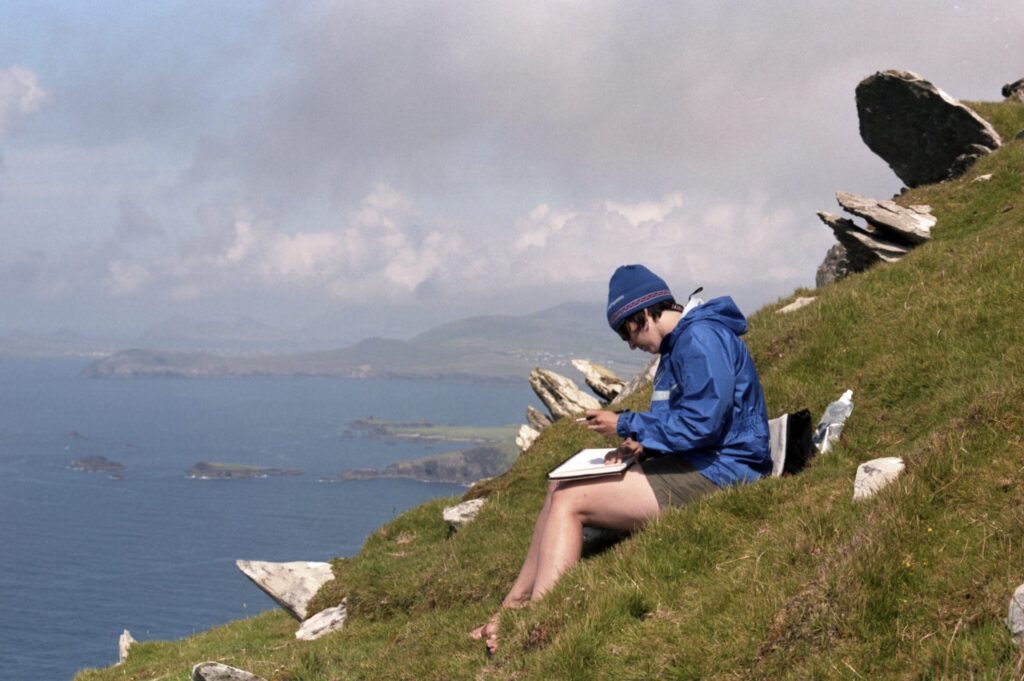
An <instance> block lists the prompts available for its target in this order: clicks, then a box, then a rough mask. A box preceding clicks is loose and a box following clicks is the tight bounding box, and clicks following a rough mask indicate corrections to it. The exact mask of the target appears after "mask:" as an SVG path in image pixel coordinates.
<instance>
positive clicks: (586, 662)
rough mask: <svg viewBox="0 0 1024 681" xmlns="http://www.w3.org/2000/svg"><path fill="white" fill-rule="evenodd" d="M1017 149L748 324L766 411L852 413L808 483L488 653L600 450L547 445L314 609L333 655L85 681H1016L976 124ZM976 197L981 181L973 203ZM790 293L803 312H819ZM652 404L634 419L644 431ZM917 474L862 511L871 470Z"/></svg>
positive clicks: (188, 656)
mask: <svg viewBox="0 0 1024 681" xmlns="http://www.w3.org/2000/svg"><path fill="white" fill-rule="evenodd" d="M973 106H974V107H975V108H976V110H978V111H979V113H981V114H982V115H984V116H986V117H987V118H989V119H990V120H992V121H993V124H994V125H995V126H996V128H997V129H998V130H999V132H1000V134H1001V135H1003V137H1004V140H1007V141H1006V143H1005V144H1004V146H1003V148H1002V149H1000V150H999V151H998V152H996V153H994V154H992V155H990V156H988V157H986V158H984V159H982V160H980V161H979V162H978V163H977V164H976V165H975V166H974V168H972V169H971V171H970V173H969V174H968V175H967V176H965V177H963V178H960V179H958V180H955V181H951V182H945V183H942V184H939V185H932V186H928V187H920V188H917V189H915V190H913V191H910V192H908V193H906V194H905V195H904V196H902V197H900V199H899V200H900V202H901V203H904V204H908V205H909V204H922V203H926V204H929V205H931V206H932V207H933V212H934V214H935V215H936V217H938V219H939V223H938V226H937V227H936V228H935V230H934V238H933V239H932V241H931V242H929V243H928V244H925V245H923V246H921V247H920V248H918V249H916V250H915V251H913V252H912V253H911V254H910V255H908V256H907V257H906V258H904V259H903V260H902V261H901V262H899V263H896V264H891V265H883V266H879V267H876V268H874V269H872V270H870V271H868V272H865V273H862V274H859V275H855V276H852V277H850V278H848V279H846V280H844V281H842V282H839V283H837V284H833V285H830V286H827V287H824V288H823V289H820V290H817V291H814V292H813V294H814V295H817V297H818V299H817V300H816V301H815V302H814V303H813V304H812V305H810V306H808V307H806V308H803V309H801V310H799V311H797V312H795V313H792V314H788V315H778V314H776V313H775V310H777V309H778V307H781V306H782V305H784V304H786V303H787V302H790V300H781V301H779V302H778V303H777V304H775V305H772V306H768V307H766V308H765V309H763V310H761V311H760V312H758V313H757V314H755V315H753V317H752V318H751V319H750V327H751V332H750V334H749V336H748V344H749V346H750V348H751V352H752V354H753V356H754V358H755V361H756V362H757V365H758V367H759V370H760V372H761V376H762V381H763V384H764V388H765V393H766V397H767V400H768V404H769V408H770V411H771V412H773V413H779V412H783V411H794V410H797V409H800V408H803V407H808V408H810V409H811V411H812V413H814V414H818V413H820V412H821V410H822V409H824V407H825V405H826V404H828V403H829V402H830V401H832V400H834V399H835V398H836V397H838V395H839V394H840V393H841V392H842V391H843V390H845V389H847V388H851V389H853V390H854V403H855V409H854V412H853V415H852V416H851V418H850V420H849V421H848V423H847V426H846V430H845V432H844V436H843V439H842V441H841V442H840V443H839V445H838V446H837V447H836V449H835V451H834V452H832V453H831V454H829V455H827V456H819V457H818V458H816V459H815V460H814V461H813V462H812V463H811V465H810V466H809V467H808V468H807V469H806V470H805V471H804V472H803V473H801V474H800V475H799V476H796V477H792V478H783V479H770V480H763V481H761V482H758V483H756V484H754V485H750V486H745V487H742V488H737V489H729V490H724V491H722V492H721V493H718V494H715V495H712V496H711V497H709V498H706V499H703V500H701V501H700V502H698V503H695V504H693V505H690V506H687V507H685V508H682V509H674V510H671V511H669V512H666V513H665V514H664V515H663V517H661V518H660V519H658V520H657V521H656V522H654V523H652V524H650V525H649V526H648V527H647V528H645V529H644V530H643V531H641V532H638V533H636V534H635V535H634V536H632V537H631V538H629V539H627V540H625V541H622V542H619V543H617V544H615V545H614V546H612V547H610V548H608V549H607V550H604V551H601V552H598V553H596V554H595V555H592V556H589V557H587V558H585V559H584V560H583V561H582V562H581V563H580V564H579V565H578V566H576V567H575V568H573V569H572V570H570V571H569V572H568V573H566V575H565V576H564V577H563V579H562V580H561V581H560V582H559V584H558V585H557V587H556V588H555V589H554V590H552V591H551V592H550V593H549V594H548V595H547V597H546V598H545V599H543V600H542V601H541V602H539V603H536V604H533V605H531V606H530V607H528V608H525V609H523V610H518V611H509V612H506V613H505V614H504V615H503V616H502V619H501V627H502V641H501V648H500V649H499V651H498V654H497V655H496V656H495V657H494V658H491V659H488V658H486V657H485V656H484V654H483V651H482V648H481V646H480V644H479V643H478V642H473V641H471V640H470V639H469V637H468V632H469V631H470V629H472V628H473V627H474V626H476V625H478V624H480V623H482V622H483V621H485V620H486V618H487V617H488V616H489V615H490V614H491V613H492V612H494V610H495V609H496V608H497V607H498V604H499V602H500V599H501V597H502V596H503V595H504V592H505V591H506V590H507V589H508V587H509V585H510V584H511V582H512V580H513V578H514V576H515V574H516V572H517V570H518V569H519V565H520V561H521V560H522V558H523V554H524V553H525V550H526V546H527V543H528V541H529V537H530V532H531V530H532V526H533V522H534V519H535V516H536V513H537V511H538V510H539V508H540V506H541V503H542V502H543V497H544V492H545V487H546V481H545V474H546V472H547V471H548V470H549V469H550V468H552V467H553V466H554V465H555V464H556V463H558V462H559V461H561V460H562V459H564V458H565V457H566V456H567V455H568V454H569V453H571V452H573V451H576V450H577V449H580V448H581V447H585V446H601V445H603V444H605V443H606V442H608V441H607V440H604V439H602V438H600V437H598V436H595V435H593V434H591V433H589V432H587V431H586V430H585V429H583V428H580V427H579V426H577V425H575V424H572V423H567V422H557V423H555V424H554V425H553V426H551V427H550V428H548V429H545V431H544V432H543V433H542V434H541V436H540V438H539V439H538V440H537V442H536V443H535V444H534V445H533V446H532V447H531V448H530V450H529V451H528V452H527V453H526V454H524V455H522V456H520V457H519V458H518V459H517V460H516V462H515V464H514V465H513V466H512V468H511V469H510V470H509V472H508V473H506V474H505V475H503V476H500V477H498V478H495V479H492V480H488V481H485V482H482V483H480V484H477V485H475V486H474V487H473V488H471V489H470V490H469V491H468V492H467V493H466V495H465V497H464V498H477V497H486V498H487V499H488V501H487V503H486V504H485V505H484V507H483V510H482V511H481V513H480V515H479V516H478V518H477V520H475V521H474V522H473V523H471V524H470V525H468V526H466V527H465V528H463V529H462V530H460V531H459V532H457V533H450V532H449V531H448V529H447V528H446V527H445V526H444V524H443V522H442V520H441V508H442V507H443V506H444V505H445V504H449V503H453V502H455V501H457V499H454V498H452V499H443V500H437V501H433V502H430V503H428V504H425V505H423V506H421V507H419V508H417V509H414V510H413V511H410V512H409V513H407V514H405V515H403V516H401V517H399V518H396V519H395V520H394V521H392V522H391V523H389V524H387V525H385V526H383V527H382V528H380V529H379V530H378V531H377V532H375V533H374V534H373V535H372V536H371V537H370V538H368V539H367V541H366V543H365V545H364V546H363V548H362V550H361V552H360V553H359V555H357V556H355V557H353V558H350V559H344V560H337V561H335V563H334V569H335V575H336V579H335V581H334V582H332V583H331V584H329V585H327V586H326V587H325V588H324V589H323V590H321V592H320V594H318V596H317V600H316V607H317V608H322V607H327V606H329V605H333V604H335V603H338V602H340V600H341V599H342V598H344V597H347V598H348V603H349V607H350V612H351V615H350V618H349V621H348V623H347V624H346V627H345V629H344V630H343V631H341V632H339V633H337V634H333V635H331V636H328V637H325V638H323V639H321V640H319V641H315V642H309V643H306V642H298V641H295V640H294V638H293V637H292V632H293V631H294V629H295V627H296V623H295V622H294V621H292V620H290V619H288V618H287V617H286V616H284V615H283V614H278V613H271V614H266V615H261V616H259V617H256V618H252V619H249V620H243V621H240V622H234V623H231V624H229V625H227V626H225V627H221V628H219V629H215V630H212V631H210V632H206V633H204V634H201V635H198V636H195V637H191V638H189V639H185V640H183V641H178V642H171V643H144V644H140V645H139V646H138V647H136V648H133V651H132V654H131V656H130V657H129V660H128V662H127V663H126V664H125V665H123V666H120V667H116V668H110V669H107V670H89V671H84V672H82V673H80V674H79V676H78V677H76V678H78V679H79V680H80V681H106V680H108V679H139V680H142V679H156V678H166V679H186V678H187V677H188V670H189V669H190V668H191V666H192V665H193V664H195V663H196V662H199V661H202V660H206V659H219V660H223V661H225V662H226V663H228V664H233V665H235V666H239V667H242V668H245V669H249V670H250V671H253V672H254V673H257V674H260V675H261V676H263V677H264V678H267V679H270V680H271V681H282V680H285V679H287V680H300V679H301V680H302V681H314V680H316V681H321V680H322V681H328V680H330V679H342V678H344V679H379V678H394V679H426V678H431V679H440V678H444V679H488V680H499V679H516V680H524V679H550V678H559V679H562V678H565V679H649V678H666V679H704V678H720V679H734V678H755V679H777V678H778V679H807V678H836V677H839V678H906V679H910V678H973V677H977V678H988V679H1016V678H1020V676H1021V671H1022V669H1024V658H1022V653H1021V651H1020V650H1019V649H1017V648H1015V647H1014V645H1013V643H1012V641H1011V640H1010V637H1009V634H1008V632H1007V631H1006V628H1005V626H1004V625H1003V623H1002V618H1003V617H1005V613H1006V604H1007V602H1008V599H1009V596H1010V594H1011V593H1012V590H1013V588H1014V587H1015V586H1016V585H1017V584H1019V583H1020V582H1022V581H1024V463H1022V462H1024V406H1022V405H1024V378H1021V377H1022V376H1024V344H1022V343H1021V342H1020V337H1021V334H1020V326H1021V324H1020V321H1019V320H1021V319H1024V296H1021V291H1022V282H1024V256H1022V254H1024V213H1022V211H1024V187H1022V170H1024V142H1021V141H1016V140H1012V137H1013V135H1014V134H1016V131H1017V130H1019V129H1021V128H1024V106H1022V105H1017V104H1012V103H1003V104H985V103H979V104H974V105H973ZM987 173H991V174H992V178H991V179H990V180H989V181H987V182H972V180H973V179H974V178H976V177H977V176H979V175H982V174H987ZM809 293H811V292H809V291H806V290H800V291H796V292H794V294H793V297H796V296H798V295H808V294H809ZM647 399H649V393H648V394H646V395H639V396H637V397H636V398H634V400H633V401H632V402H631V404H630V405H629V406H630V407H631V408H635V409H642V408H644V406H645V402H646V400H647ZM878 456H900V457H903V459H904V460H905V461H906V464H907V471H906V473H905V474H904V475H903V476H902V477H901V478H900V479H899V480H898V481H897V482H896V483H895V484H893V485H891V486H890V487H888V488H886V489H885V490H883V491H882V492H880V493H879V494H878V495H877V496H876V497H875V498H873V499H870V500H867V501H864V502H857V503H855V502H854V501H853V500H852V480H853V475H854V472H855V470H856V468H857V466H858V464H860V463H861V462H863V461H867V460H869V459H872V458H875V457H878Z"/></svg>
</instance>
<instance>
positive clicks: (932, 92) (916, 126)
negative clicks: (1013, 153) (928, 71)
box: [856, 70, 1002, 187]
mask: <svg viewBox="0 0 1024 681" xmlns="http://www.w3.org/2000/svg"><path fill="white" fill-rule="evenodd" d="M856 96H857V115H858V117H859V118H860V136H861V139H863V140H864V143H865V144H867V145H868V148H870V149H871V151H873V152H875V153H876V154H878V155H879V156H881V157H882V158H883V159H884V160H885V162H886V163H888V164H889V167H890V168H892V170H893V172H894V173H896V175H897V176H898V177H899V178H900V179H901V180H902V181H903V182H904V184H906V185H907V186H908V187H917V186H919V185H923V184H931V183H934V182H942V181H943V180H948V179H951V178H954V177H959V176H960V175H962V174H963V173H964V171H966V170H967V169H968V168H969V167H970V166H971V165H972V164H973V163H974V161H975V160H977V159H978V158H980V157H982V156H985V155H986V154H989V153H991V152H992V151H994V150H995V149H998V148H999V146H1000V145H1001V144H1002V140H1001V139H1000V138H999V133H997V132H996V131H995V129H994V128H993V127H992V126H991V125H990V124H989V123H988V121H986V120H985V119H983V118H981V117H980V116H978V114H976V113H975V112H974V111H972V110H971V109H970V108H968V107H967V106H964V105H963V104H961V103H960V102H958V101H957V100H956V99H954V98H952V97H950V96H949V95H948V94H946V93H945V92H943V91H942V90H940V89H939V88H937V87H935V86H934V85H932V84H931V83H929V82H928V81H927V80H925V79H924V78H922V77H921V76H919V75H917V74H916V73H912V72H910V71H897V70H891V71H881V72H878V73H876V74H874V75H873V76H869V77H868V78H865V79H864V80H862V81H861V82H860V84H859V85H858V86H857V94H856Z"/></svg>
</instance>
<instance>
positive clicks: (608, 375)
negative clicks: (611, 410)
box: [572, 359, 626, 401]
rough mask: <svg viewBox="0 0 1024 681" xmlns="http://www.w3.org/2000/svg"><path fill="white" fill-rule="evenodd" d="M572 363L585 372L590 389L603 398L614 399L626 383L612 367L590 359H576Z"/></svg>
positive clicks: (585, 378)
mask: <svg viewBox="0 0 1024 681" xmlns="http://www.w3.org/2000/svg"><path fill="white" fill-rule="evenodd" d="M572 365H573V366H574V367H576V368H577V369H578V370H579V372H580V373H581V374H583V378H584V380H585V381H586V382H587V385H588V386H589V387H590V389H591V390H593V391H594V393H595V394H596V395H597V396H598V397H600V398H601V399H603V400H608V401H610V400H614V399H615V396H616V395H618V394H619V393H620V392H621V391H622V387H623V386H624V385H626V382H625V381H623V380H622V379H621V378H619V377H618V376H616V375H615V372H613V371H612V370H611V369H609V368H607V367H603V366H601V365H600V364H597V363H595V362H591V361H590V360H589V359H574V360H573V361H572Z"/></svg>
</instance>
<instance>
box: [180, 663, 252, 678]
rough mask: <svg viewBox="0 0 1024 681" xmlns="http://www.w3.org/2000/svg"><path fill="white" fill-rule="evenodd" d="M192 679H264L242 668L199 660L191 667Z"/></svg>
mask: <svg viewBox="0 0 1024 681" xmlns="http://www.w3.org/2000/svg"><path fill="white" fill-rule="evenodd" d="M192 681H266V680H265V679H264V678H263V677H262V676H256V675H255V674H252V673H250V672H247V671H245V670H244V669H236V668H235V667H229V666H227V665H226V664H221V663H220V662H200V663H199V664H197V665H196V666H195V667H192Z"/></svg>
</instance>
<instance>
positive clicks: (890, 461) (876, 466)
mask: <svg viewBox="0 0 1024 681" xmlns="http://www.w3.org/2000/svg"><path fill="white" fill-rule="evenodd" d="M904 468H905V466H904V465H903V459H901V458H899V457H896V456H885V457H882V458H880V459H872V460H871V461H866V462H864V463H862V464H861V465H859V466H857V478H856V479H855V480H854V483H853V499H854V501H859V500H861V499H870V498H871V497H873V496H875V494H877V493H878V492H879V491H880V490H881V489H883V488H884V487H886V486H888V485H890V484H891V483H892V482H893V481H895V480H896V478H898V477H899V476H900V474H901V473H902V472H903V469H904Z"/></svg>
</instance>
